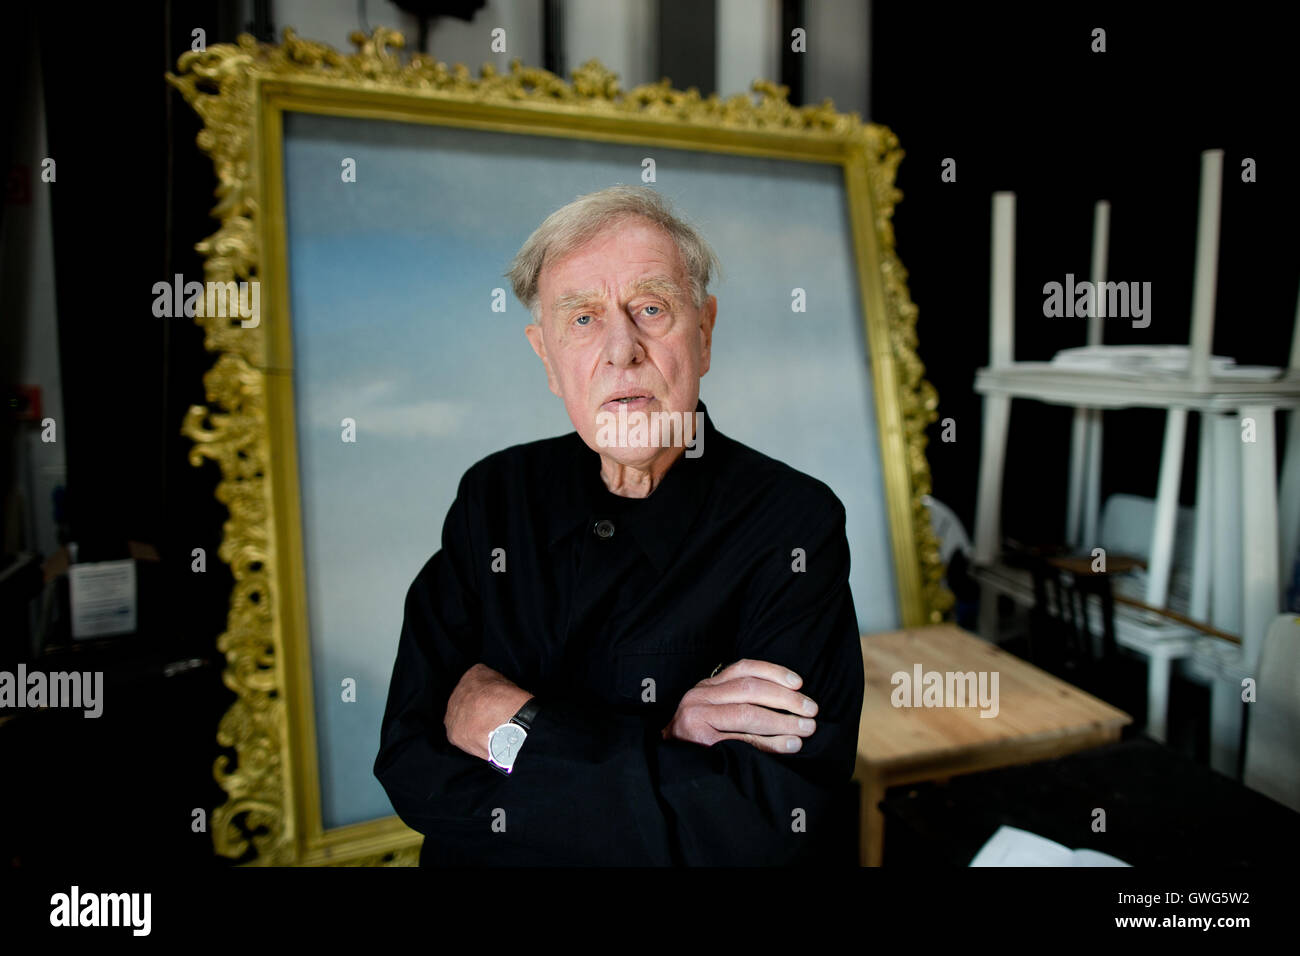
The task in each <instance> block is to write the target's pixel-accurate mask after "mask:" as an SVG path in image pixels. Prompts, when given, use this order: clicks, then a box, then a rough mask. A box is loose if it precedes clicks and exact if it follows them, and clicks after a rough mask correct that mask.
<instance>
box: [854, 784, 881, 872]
mask: <svg viewBox="0 0 1300 956" xmlns="http://www.w3.org/2000/svg"><path fill="white" fill-rule="evenodd" d="M858 766H859V773H858V787H859V793H860V794H861V798H862V803H861V808H860V812H859V815H858V865H859V866H880V863H881V860H882V859H883V858H884V852H885V815H884V814H883V813H881V811H880V801H881V800H883V799H885V787H884V781H882V780H881V778H880V774H879V772H877V771H875V770H873V769H872V768H871V767H870V766H868V765H865V764H859V765H858Z"/></svg>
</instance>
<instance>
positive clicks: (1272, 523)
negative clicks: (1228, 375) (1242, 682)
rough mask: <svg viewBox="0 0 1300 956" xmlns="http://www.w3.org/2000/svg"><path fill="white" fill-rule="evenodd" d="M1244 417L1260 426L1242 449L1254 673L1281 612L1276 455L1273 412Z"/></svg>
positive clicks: (1249, 412) (1247, 616)
mask: <svg viewBox="0 0 1300 956" xmlns="http://www.w3.org/2000/svg"><path fill="white" fill-rule="evenodd" d="M1241 417H1242V419H1243V420H1245V419H1248V418H1251V419H1254V421H1255V441H1254V442H1242V445H1241V573H1242V592H1241V663H1242V666H1243V667H1245V668H1246V669H1247V670H1248V671H1253V670H1254V669H1255V667H1256V666H1257V665H1258V663H1259V648H1260V645H1261V644H1263V643H1264V634H1265V633H1266V632H1267V631H1268V628H1269V625H1270V624H1272V623H1273V618H1275V617H1277V614H1278V611H1280V610H1281V603H1280V601H1279V599H1278V594H1279V589H1278V566H1277V559H1278V551H1279V546H1278V514H1277V454H1276V449H1275V447H1274V443H1273V409H1271V408H1268V407H1266V406H1259V407H1253V408H1243V409H1242V410H1241ZM1287 570H1288V571H1290V568H1288V569H1287Z"/></svg>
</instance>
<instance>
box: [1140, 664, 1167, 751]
mask: <svg viewBox="0 0 1300 956" xmlns="http://www.w3.org/2000/svg"><path fill="white" fill-rule="evenodd" d="M1169 671H1170V661H1169V655H1168V654H1166V653H1164V651H1162V650H1161V649H1160V648H1152V650H1151V653H1150V654H1148V655H1147V726H1146V734H1147V736H1148V737H1150V738H1151V739H1152V740H1158V741H1160V742H1161V743H1164V742H1165V733H1166V722H1167V719H1168V714H1169Z"/></svg>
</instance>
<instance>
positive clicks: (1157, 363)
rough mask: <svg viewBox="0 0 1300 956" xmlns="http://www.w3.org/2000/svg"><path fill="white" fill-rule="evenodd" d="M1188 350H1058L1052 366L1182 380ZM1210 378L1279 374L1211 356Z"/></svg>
mask: <svg viewBox="0 0 1300 956" xmlns="http://www.w3.org/2000/svg"><path fill="white" fill-rule="evenodd" d="M1190 356H1191V349H1190V348H1189V347H1188V346H1186V345H1081V346H1079V347H1078V348H1073V349H1061V351H1059V352H1057V353H1056V355H1054V356H1053V357H1052V364H1053V365H1056V366H1059V367H1060V368H1062V369H1063V370H1068V371H1081V372H1108V373H1111V374H1114V373H1120V374H1125V375H1141V376H1156V377H1169V376H1174V377H1182V376H1185V375H1187V373H1188V362H1189V361H1190ZM1209 370H1210V376H1211V377H1212V378H1257V379H1270V378H1275V377H1276V376H1277V375H1278V374H1279V373H1280V372H1281V371H1282V370H1281V369H1277V368H1271V367H1267V366H1257V365H1237V363H1236V361H1235V360H1233V359H1232V358H1229V357H1228V356H1226V355H1211V356H1210V357H1209Z"/></svg>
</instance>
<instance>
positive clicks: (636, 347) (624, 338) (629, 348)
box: [605, 309, 645, 366]
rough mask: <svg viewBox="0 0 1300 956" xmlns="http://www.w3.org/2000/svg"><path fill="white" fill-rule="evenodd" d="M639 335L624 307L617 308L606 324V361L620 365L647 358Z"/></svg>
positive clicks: (631, 363)
mask: <svg viewBox="0 0 1300 956" xmlns="http://www.w3.org/2000/svg"><path fill="white" fill-rule="evenodd" d="M639 336H640V330H639V329H637V327H636V323H635V322H633V321H632V317H631V316H630V315H628V314H627V312H625V311H623V310H622V309H619V310H616V311H615V312H614V313H613V315H612V316H611V317H610V320H609V321H608V322H607V323H606V324H605V361H607V362H609V364H610V365H618V366H624V365H635V364H637V363H638V362H640V361H641V360H642V359H644V358H645V349H643V348H642V347H641V342H640V338H639Z"/></svg>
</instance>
